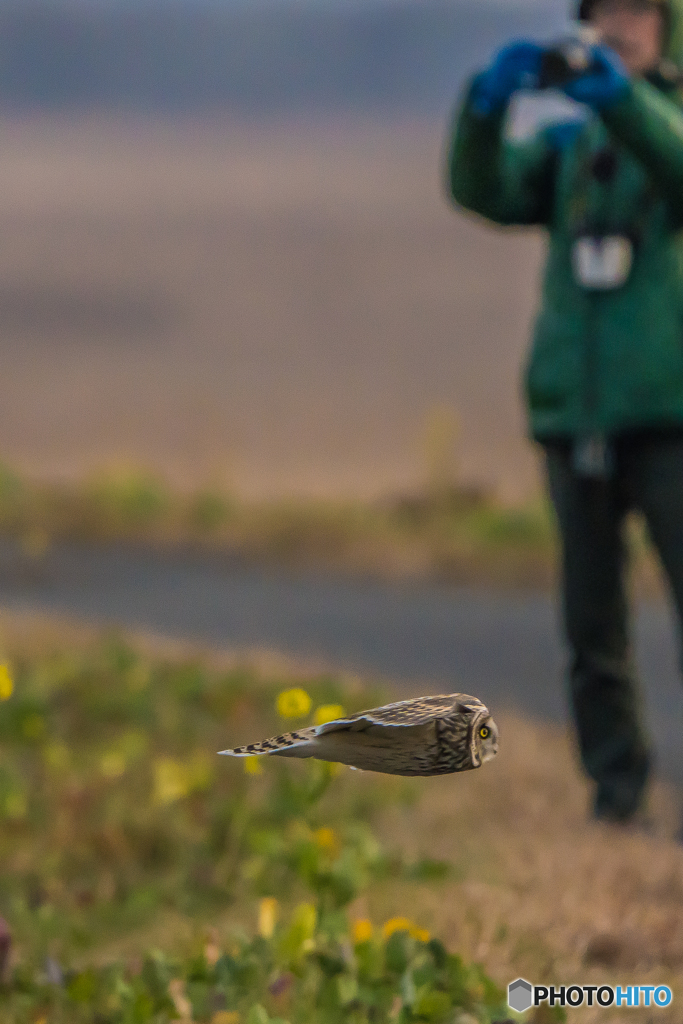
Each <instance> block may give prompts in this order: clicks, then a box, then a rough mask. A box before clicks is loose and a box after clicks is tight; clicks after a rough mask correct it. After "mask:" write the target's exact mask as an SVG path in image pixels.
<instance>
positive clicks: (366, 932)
mask: <svg viewBox="0 0 683 1024" xmlns="http://www.w3.org/2000/svg"><path fill="white" fill-rule="evenodd" d="M373 930H374V929H373V927H372V921H368V919H367V917H362V918H360V919H359V920H358V921H354V922H353V932H352V934H353V941H354V943H355V944H356V945H358V944H359V943H361V942H369V941H370V939H371V938H372V933H373Z"/></svg>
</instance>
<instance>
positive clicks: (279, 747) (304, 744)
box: [219, 728, 316, 757]
mask: <svg viewBox="0 0 683 1024" xmlns="http://www.w3.org/2000/svg"><path fill="white" fill-rule="evenodd" d="M315 733H316V730H315V728H312V729H300V730H299V731H298V732H286V733H283V734H282V736H272V737H271V738H270V739H268V740H261V742H260V743H248V744H247V745H246V746H245V747H234V748H233V749H232V750H219V754H228V755H230V756H232V757H255V756H257V755H259V754H280V755H281V756H284V757H287V756H289V757H311V756H312V747H313V746H314V744H315V740H316V737H315ZM306 748H309V750H310V751H311V752H310V753H309V752H308V751H306V752H305V753H304V750H305V749H306ZM295 750H296V751H297V753H295V752H294V751H295ZM290 751H291V753H290Z"/></svg>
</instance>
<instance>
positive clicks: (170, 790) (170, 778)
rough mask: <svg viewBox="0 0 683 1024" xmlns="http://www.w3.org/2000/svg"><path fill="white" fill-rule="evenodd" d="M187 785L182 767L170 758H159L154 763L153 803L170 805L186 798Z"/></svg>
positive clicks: (185, 774) (185, 773)
mask: <svg viewBox="0 0 683 1024" xmlns="http://www.w3.org/2000/svg"><path fill="white" fill-rule="evenodd" d="M188 792H189V785H188V780H187V772H186V771H185V769H184V766H183V765H182V764H180V763H179V762H178V761H174V760H173V758H171V757H160V758H159V759H158V760H157V761H155V763H154V803H155V804H171V803H173V802H174V801H175V800H180V799H181V798H182V797H184V796H187V794H188Z"/></svg>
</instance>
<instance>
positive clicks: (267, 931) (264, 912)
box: [258, 896, 278, 939]
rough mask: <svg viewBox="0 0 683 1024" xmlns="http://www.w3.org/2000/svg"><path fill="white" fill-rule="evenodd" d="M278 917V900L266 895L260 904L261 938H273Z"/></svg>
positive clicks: (259, 924)
mask: <svg viewBox="0 0 683 1024" xmlns="http://www.w3.org/2000/svg"><path fill="white" fill-rule="evenodd" d="M277 917H278V911H277V900H276V899H273V897H272V896H264V897H263V899H262V900H261V901H260V902H259V905H258V933H259V935H260V936H261V938H263V939H270V938H271V936H272V934H273V932H274V931H275V925H276V923H277Z"/></svg>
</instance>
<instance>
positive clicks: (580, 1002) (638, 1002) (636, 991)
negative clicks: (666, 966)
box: [508, 978, 673, 1013]
mask: <svg viewBox="0 0 683 1024" xmlns="http://www.w3.org/2000/svg"><path fill="white" fill-rule="evenodd" d="M672 1000H673V993H672V991H671V989H670V988H669V986H668V985H624V986H623V987H622V986H621V985H617V986H613V985H558V986H555V985H532V984H531V982H530V981H527V980H526V979H525V978H517V980H516V981H511V982H510V984H509V985H508V1006H509V1007H510V1009H511V1010H517V1012H518V1013H524V1011H525V1010H530V1009H531V1007H532V1006H540V1005H541V1003H547V1004H548V1006H569V1007H572V1006H622V1007H628V1008H632V1009H635V1008H636V1007H640V1006H659V1007H664V1006H669V1005H670V1004H671V1001H672Z"/></svg>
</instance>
